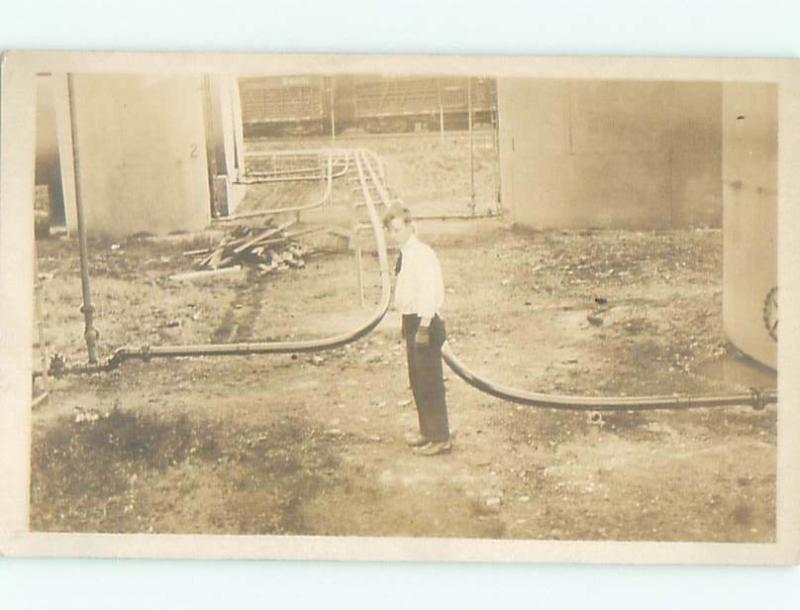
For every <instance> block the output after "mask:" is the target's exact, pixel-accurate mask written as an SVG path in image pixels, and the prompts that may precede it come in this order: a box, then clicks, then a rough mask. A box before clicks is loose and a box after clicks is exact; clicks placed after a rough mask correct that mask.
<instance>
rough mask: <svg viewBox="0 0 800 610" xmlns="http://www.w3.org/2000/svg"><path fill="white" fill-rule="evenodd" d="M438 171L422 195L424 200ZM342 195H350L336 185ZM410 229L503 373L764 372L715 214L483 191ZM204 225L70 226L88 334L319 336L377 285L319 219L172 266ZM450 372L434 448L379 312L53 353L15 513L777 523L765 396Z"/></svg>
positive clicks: (712, 533)
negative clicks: (531, 202)
mask: <svg viewBox="0 0 800 610" xmlns="http://www.w3.org/2000/svg"><path fill="white" fill-rule="evenodd" d="M429 144H430V143H428V144H425V146H428V145H429ZM393 145H395V146H399V144H396V143H395V144H393ZM430 145H431V146H433V144H430ZM386 146H387V147H388V146H390V143H389V142H387V144H386ZM420 146H422V145H420ZM403 150H405V149H403ZM378 152H380V151H378ZM385 154H386V155H387V157H389V158H388V159H387V165H390V164H391V163H395V164H396V165H397V167H398V168H400V169H399V170H398V172H399V171H401V170H402V171H408V170H407V165H404V164H403V163H404V162H403V161H402V159H399V160H398V158H397V156H392V154H391V151H385ZM406 154H407V153H406V152H403V156H405V155H406ZM415 162H416V161H415ZM443 171H444V170H443ZM433 179H434V178H431V180H433ZM490 179H491V178H490V174H488V173H487V174H485V175H484V179H483V181H482V182H481V184H482V186H481V188H484V189H487V190H490V186H487V185H488V184H489V183H490ZM426 180H427V179H426ZM337 188H340V189H346V188H347V187H346V186H340V187H337ZM441 188H442V189H446V188H448V187H447V186H446V185H443V186H441ZM454 188H455V187H454ZM398 190H399V191H400V192H402V189H400V188H398ZM436 196H438V195H431V196H430V197H428V198H425V197H421V196H420V197H419V201H422V202H423V203H421V204H420V206H423V205H426V204H425V201H426V200H431V201H432V200H434V199H435V198H436ZM248 197H250V198H251V199H250V203H248V205H251V206H258V205H260V204H259V203H258V201H257V199H258V198H259V197H261V199H269V197H267V196H266V195H265V191H257V190H253V191H252V192H251V193H249V194H248ZM254 198H255V199H254ZM408 200H409V201H416V199H414V197H413V196H409V197H408ZM337 201H338V202H339V203H340V204H341V205H343V206H344V205H346V203H345V202H346V196H344V195H341V193H340V196H338V198H337ZM449 201H450V205H452V206H453V207H457V206H460V205H462V202H463V198H459V197H455V198H453V199H451V200H449ZM420 233H421V236H422V238H423V239H424V240H426V241H428V242H429V243H431V244H432V245H433V246H434V247H435V248H436V250H437V252H438V254H439V256H440V259H441V261H442V265H443V270H444V275H445V282H446V285H447V296H446V303H445V306H444V311H443V313H444V317H445V318H446V321H447V327H448V332H449V342H450V345H451V347H452V349H453V351H454V352H455V353H456V354H458V356H459V358H461V359H462V360H463V361H465V362H466V363H467V364H468V365H469V366H470V367H471V368H474V369H476V370H477V371H480V372H481V373H483V374H485V375H486V376H488V377H491V378H493V379H496V380H498V381H502V382H503V383H504V384H506V385H512V386H517V387H522V388H528V389H536V390H540V391H547V392H553V393H564V394H589V395H604V394H606V395H607V394H628V395H633V394H670V393H684V392H691V393H695V392H699V393H704V392H718V391H722V390H725V391H730V390H743V391H746V390H747V388H749V387H750V386H763V387H772V386H774V384H775V375H774V373H772V372H771V371H768V370H765V369H761V368H759V367H757V366H755V365H753V364H752V363H750V362H749V361H748V360H747V359H745V358H742V357H739V356H738V355H737V354H736V353H735V350H733V349H732V348H731V347H730V346H728V345H727V344H726V343H725V340H724V335H723V332H722V322H721V254H722V236H721V233H720V232H719V231H716V230H685V231H670V232H614V231H604V232H590V231H585V232H535V231H524V230H520V229H517V228H515V227H513V226H511V225H510V224H509V221H508V219H507V218H505V217H503V218H496V219H490V220H479V221H467V222H462V221H446V222H426V223H424V224H422V226H421V227H420ZM218 238H219V232H218V231H216V232H212V233H210V234H208V235H205V236H194V237H192V238H188V237H185V236H184V237H175V238H172V239H162V240H150V239H131V240H127V241H125V242H121V243H119V244H112V243H111V242H106V241H95V240H93V241H92V242H91V243H90V252H91V274H92V294H93V299H94V300H95V305H96V307H97V314H96V315H97V324H98V327H99V329H100V332H101V336H100V351H101V355H102V356H107V355H108V354H110V353H111V351H112V350H113V349H115V348H116V347H119V346H121V345H134V346H138V345H141V344H147V343H150V344H158V343H207V342H212V341H213V342H238V341H247V340H278V339H290V338H298V339H299V338H311V337H322V336H327V335H331V334H334V333H338V332H341V331H344V330H346V329H348V328H350V327H352V326H354V325H355V324H357V323H358V322H359V321H362V320H364V319H366V318H367V317H368V316H369V315H370V313H371V311H372V308H373V307H374V305H375V304H376V303H377V300H378V296H379V282H378V274H377V262H376V259H375V257H374V256H373V255H372V254H369V255H368V256H367V257H366V270H367V277H368V278H369V282H368V286H367V307H366V308H362V307H361V306H360V303H359V296H358V288H357V282H356V277H355V269H356V267H355V261H354V257H353V254H352V253H351V252H348V251H347V250H346V248H341V247H336V248H334V247H329V246H330V244H329V243H325V244H317V246H318V251H317V252H316V254H315V255H314V256H313V257H312V258H310V259H309V261H308V265H307V267H306V268H305V269H302V270H293V271H287V272H283V273H280V274H275V275H272V276H265V277H260V276H258V275H257V274H256V273H254V272H252V271H248V272H246V273H242V274H240V275H232V276H221V277H218V278H216V279H214V280H203V281H201V282H196V283H180V284H179V283H176V282H173V281H170V280H169V279H168V277H169V275H171V274H173V273H177V272H180V271H187V270H189V261H188V260H187V258H186V257H184V256H183V255H182V252H183V251H185V250H189V249H191V248H193V247H197V246H198V244H200V243H208V242H210V241H214V240H216V239H218ZM38 248H39V264H40V271H41V272H42V273H43V274H44V277H45V278H47V279H45V280H44V282H43V283H44V289H43V291H44V292H43V296H44V300H45V307H44V312H45V314H44V327H45V331H46V335H47V349H48V351H49V352H50V353H52V352H53V351H59V352H62V353H64V354H65V356H66V357H67V359H68V360H69V361H71V362H84V361H85V360H86V356H85V348H84V346H83V344H82V332H83V326H82V316H81V313H80V311H79V307H80V280H79V275H78V257H77V250H78V249H77V244H76V242H75V241H74V240H71V239H49V240H43V241H41V242H39V244H38ZM38 353H39V352H38V346H35V349H34V358H35V360H36V359H37V358H38ZM446 387H447V392H448V404H449V410H450V419H451V425H452V427H453V429H454V432H455V442H454V448H453V451H452V453H451V454H449V455H445V456H439V457H436V458H426V457H420V456H415V455H413V454H412V453H411V452H410V451H409V450H408V449H407V448H406V446H405V444H404V442H403V435H404V433H405V432H407V431H411V430H414V429H415V427H416V412H415V409H414V405H413V403H412V402H411V393H410V390H409V388H408V379H407V375H406V369H405V353H404V349H403V345H402V342H401V340H400V336H399V319H398V316H397V314H396V313H390V314H389V315H388V316H387V317H386V318H385V319H384V321H383V322H382V323H381V324H380V326H379V327H378V328H377V329H376V330H375V331H374V332H373V333H371V334H370V335H368V336H367V337H366V338H365V339H363V340H361V341H359V342H357V343H354V344H351V345H349V346H347V347H346V348H341V349H337V350H333V351H329V352H324V353H319V354H315V355H313V356H312V355H308V354H305V355H303V354H299V355H297V354H295V355H280V356H244V357H228V358H224V357H217V358H210V357H209V358H194V359H190V358H185V359H177V360H170V361H161V360H160V361H151V362H128V363H125V364H124V365H123V366H122V367H121V368H119V369H118V370H115V371H113V372H109V373H102V374H93V375H85V376H67V377H63V378H60V379H51V380H50V391H51V396H50V399H49V400H48V401H47V402H46V403H44V404H43V405H41V406H40V407H38V408H36V409H35V410H34V413H33V445H32V482H31V493H32V497H31V525H32V527H33V528H34V529H35V530H48V531H100V532H194V533H199V532H204V533H242V534H245V533H247V534H258V533H261V534H266V533H270V534H316V535H364V536H390V535H391V536H437V537H464V538H472V537H484V538H521V539H562V540H576V539H581V540H654V541H731V542H733V541H736V542H743V541H749V542H767V541H772V540H774V538H775V467H776V464H775V458H776V410H775V407H774V406H771V407H768V408H767V409H766V410H764V411H755V410H753V409H751V408H749V407H737V408H730V409H699V410H694V411H688V412H670V411H665V412H649V413H644V414H640V413H632V412H624V411H622V412H615V413H609V414H605V415H604V416H603V418H602V419H601V420H600V421H598V422H592V421H590V419H589V418H588V417H587V415H586V414H581V413H575V412H559V411H553V410H546V409H535V408H530V407H522V406H517V405H513V404H509V403H506V402H503V401H501V400H498V399H495V398H493V397H490V396H488V395H484V394H481V393H479V392H477V391H476V390H475V389H473V388H471V387H469V386H467V385H466V384H464V383H463V382H462V381H461V380H460V379H459V378H457V377H456V376H455V375H454V374H453V373H449V374H448V377H447V379H446Z"/></svg>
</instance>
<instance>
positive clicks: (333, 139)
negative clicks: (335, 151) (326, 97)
mask: <svg viewBox="0 0 800 610" xmlns="http://www.w3.org/2000/svg"><path fill="white" fill-rule="evenodd" d="M335 83H336V81H335V80H334V77H333V76H331V81H330V92H331V142H336V109H335V107H334V104H335V103H336V102H335V101H334V92H333V89H334V87H335Z"/></svg>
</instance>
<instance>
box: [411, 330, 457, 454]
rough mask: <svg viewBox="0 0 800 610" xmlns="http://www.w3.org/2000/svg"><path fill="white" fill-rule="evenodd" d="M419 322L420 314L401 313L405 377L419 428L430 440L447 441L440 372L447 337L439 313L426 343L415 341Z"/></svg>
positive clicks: (448, 429) (444, 402) (448, 428)
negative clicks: (412, 398) (443, 347)
mask: <svg viewBox="0 0 800 610" xmlns="http://www.w3.org/2000/svg"><path fill="white" fill-rule="evenodd" d="M419 325H420V317H419V316H417V315H414V314H411V315H404V316H403V337H404V338H405V341H406V356H407V358H408V378H409V380H410V381H411V391H412V393H413V394H414V401H415V402H416V403H417V415H418V416H419V431H420V434H422V436H424V437H425V438H426V439H428V440H429V441H434V442H442V441H447V440H449V439H450V426H449V424H448V421H447V402H446V401H445V392H444V378H443V373H442V344H443V343H444V342H445V338H446V332H445V327H444V321H443V320H442V319H441V318H440V317H439V316H438V315H437V316H435V317H434V318H433V319H432V320H431V326H430V344H429V345H418V344H417V341H416V336H417V330H418V329H419Z"/></svg>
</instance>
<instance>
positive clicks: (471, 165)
mask: <svg viewBox="0 0 800 610" xmlns="http://www.w3.org/2000/svg"><path fill="white" fill-rule="evenodd" d="M467 130H468V131H469V208H470V211H471V213H472V215H473V216H474V215H475V163H474V157H475V152H474V146H473V142H472V77H471V76H470V77H467Z"/></svg>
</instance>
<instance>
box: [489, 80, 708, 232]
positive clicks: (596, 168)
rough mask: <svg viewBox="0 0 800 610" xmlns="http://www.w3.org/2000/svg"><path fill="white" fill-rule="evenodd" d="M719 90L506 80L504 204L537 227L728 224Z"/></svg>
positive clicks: (502, 91) (502, 99)
mask: <svg viewBox="0 0 800 610" xmlns="http://www.w3.org/2000/svg"><path fill="white" fill-rule="evenodd" d="M720 105H721V85H720V84H719V83H683V82H681V83H678V82H628V81H564V80H545V79H524V78H505V79H499V81H498V108H499V117H500V161H501V180H502V197H503V205H504V206H505V207H506V208H507V209H510V210H511V211H512V214H513V217H514V220H515V221H516V222H519V223H520V224H524V225H528V226H532V227H536V228H559V229H560V228H591V227H598V228H628V229H658V228H672V227H686V226H698V225H703V226H719V225H720V223H721V187H720V176H721V153H720V149H721V127H720Z"/></svg>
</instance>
